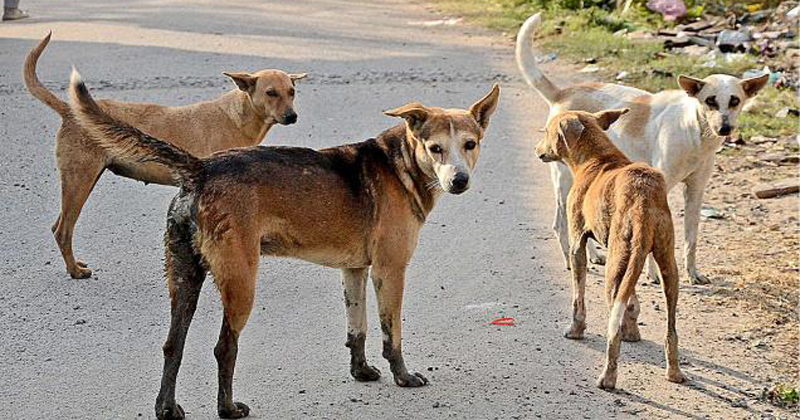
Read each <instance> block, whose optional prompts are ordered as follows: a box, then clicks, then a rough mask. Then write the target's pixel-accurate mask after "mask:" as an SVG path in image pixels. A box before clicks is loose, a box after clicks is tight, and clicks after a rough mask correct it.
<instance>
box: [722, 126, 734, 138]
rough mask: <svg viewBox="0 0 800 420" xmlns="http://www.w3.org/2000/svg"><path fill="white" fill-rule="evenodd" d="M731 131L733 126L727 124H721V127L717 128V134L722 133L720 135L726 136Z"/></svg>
mask: <svg viewBox="0 0 800 420" xmlns="http://www.w3.org/2000/svg"><path fill="white" fill-rule="evenodd" d="M732 131H733V127H731V126H730V125H728V124H723V125H722V127H720V128H719V134H720V135H722V136H727V135H729V134H731V132H732Z"/></svg>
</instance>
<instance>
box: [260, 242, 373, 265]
mask: <svg viewBox="0 0 800 420" xmlns="http://www.w3.org/2000/svg"><path fill="white" fill-rule="evenodd" d="M261 255H269V256H274V257H290V258H297V259H300V260H303V261H308V262H311V263H314V264H319V265H322V266H325V267H332V268H358V267H367V266H369V265H370V261H369V258H368V256H367V253H366V252H365V251H364V250H363V247H362V246H358V245H356V244H350V245H347V244H305V243H304V241H302V240H297V239H292V238H289V237H287V236H285V235H277V234H276V235H266V236H263V237H262V238H261Z"/></svg>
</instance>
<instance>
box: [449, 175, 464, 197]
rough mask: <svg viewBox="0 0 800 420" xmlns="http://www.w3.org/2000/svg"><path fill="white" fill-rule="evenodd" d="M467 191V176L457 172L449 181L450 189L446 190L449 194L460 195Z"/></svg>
mask: <svg viewBox="0 0 800 420" xmlns="http://www.w3.org/2000/svg"><path fill="white" fill-rule="evenodd" d="M468 189H469V175H467V174H465V173H463V172H459V173H457V174H456V176H454V177H453V180H452V181H450V188H449V189H448V190H447V192H449V193H450V194H456V195H457V194H461V193H463V192H464V191H466V190H468Z"/></svg>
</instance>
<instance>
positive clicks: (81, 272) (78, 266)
mask: <svg viewBox="0 0 800 420" xmlns="http://www.w3.org/2000/svg"><path fill="white" fill-rule="evenodd" d="M68 271H69V275H70V277H72V278H73V279H88V278H89V277H92V270H91V269H89V266H88V265H86V263H85V262H83V261H75V267H72V268H71V269H70V270H68Z"/></svg>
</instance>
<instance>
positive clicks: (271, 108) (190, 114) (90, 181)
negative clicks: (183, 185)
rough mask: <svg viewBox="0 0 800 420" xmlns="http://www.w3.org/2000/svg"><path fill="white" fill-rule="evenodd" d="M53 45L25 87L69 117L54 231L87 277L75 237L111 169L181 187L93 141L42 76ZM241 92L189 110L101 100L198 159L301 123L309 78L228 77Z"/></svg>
mask: <svg viewBox="0 0 800 420" xmlns="http://www.w3.org/2000/svg"><path fill="white" fill-rule="evenodd" d="M49 42H50V34H48V35H47V36H46V37H45V38H44V39H43V40H42V41H41V42H40V43H39V45H38V46H37V47H35V48H34V49H33V50H31V52H30V53H29V54H28V58H27V59H26V60H25V72H24V75H25V84H26V86H27V87H28V91H30V93H31V95H33V96H34V97H36V98H37V99H39V100H40V101H42V102H44V103H45V104H46V105H47V106H49V107H50V108H52V109H53V110H55V111H56V112H57V113H58V114H59V115H61V120H62V122H61V128H60V129H59V130H58V135H57V136H56V160H57V163H58V169H59V172H60V174H61V214H60V215H59V216H58V219H57V220H56V222H55V224H53V227H52V230H53V235H54V236H55V239H56V242H57V243H58V247H59V248H60V249H61V255H62V257H63V258H64V263H65V264H66V266H67V271H68V272H69V274H70V276H72V277H73V278H86V277H89V276H91V275H92V271H91V270H90V269H89V268H88V267H87V266H86V264H85V263H83V262H81V261H78V260H76V259H75V256H74V255H73V253H72V232H73V230H74V228H75V223H77V221H78V216H79V215H80V213H81V209H82V208H83V205H84V203H86V199H87V198H89V194H90V193H91V192H92V189H93V188H94V185H95V183H96V182H97V180H98V179H99V178H100V175H102V173H103V172H104V171H105V170H106V169H108V170H110V171H111V172H113V173H115V174H117V175H121V176H124V177H128V178H133V179H136V180H139V181H143V182H145V183H150V182H152V183H156V184H164V185H174V180H173V178H172V175H171V173H170V170H169V169H167V168H166V167H164V166H162V165H159V164H155V163H144V162H131V161H126V160H124V159H121V158H120V157H119V156H117V155H114V154H113V153H111V152H109V151H108V150H105V149H103V148H102V147H99V146H97V145H96V144H95V143H94V142H92V141H90V140H88V139H87V136H86V132H85V131H84V130H83V129H82V128H80V127H79V126H78V125H77V124H76V123H75V121H74V120H73V118H72V116H71V115H70V110H69V105H67V103H66V102H64V101H62V100H61V99H59V98H58V97H56V96H55V95H54V94H53V93H52V92H50V91H49V90H47V89H46V88H45V87H44V86H43V85H42V83H41V82H40V81H39V79H38V77H37V76H36V63H37V61H38V60H39V56H40V55H41V54H42V51H44V49H45V47H46V46H47V44H48V43H49ZM224 74H225V75H227V76H228V77H230V78H231V79H233V81H234V82H236V85H237V86H238V88H239V89H237V90H233V91H230V92H228V93H226V94H224V95H222V97H220V98H219V99H216V100H214V101H209V102H201V103H197V104H193V105H188V106H181V107H165V106H159V105H153V104H137V103H127V102H118V101H112V100H103V101H99V102H98V103H99V105H100V107H101V108H103V110H104V111H105V112H107V113H109V114H110V115H113V116H114V117H115V118H119V119H121V120H123V121H125V122H127V123H130V124H134V125H136V126H137V127H140V128H141V129H142V130H145V131H146V132H148V133H151V134H153V135H156V136H159V137H160V138H163V139H165V140H166V141H168V142H170V143H172V144H175V145H178V146H180V147H181V148H183V149H184V150H186V151H188V152H189V153H192V154H193V155H195V156H207V155H210V154H211V153H214V152H216V151H219V150H224V149H229V148H232V147H243V146H252V145H255V144H258V143H261V140H263V139H264V137H265V136H266V135H267V132H268V131H269V129H270V128H271V127H272V126H273V125H274V124H283V125H288V124H293V123H295V122H296V121H297V114H296V113H295V111H294V94H295V89H294V83H295V81H296V80H298V79H302V78H303V77H305V74H286V73H284V72H282V71H279V70H262V71H259V72H257V73H254V74H248V73H224Z"/></svg>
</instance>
